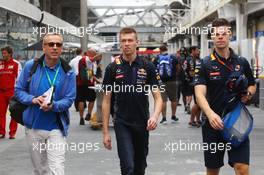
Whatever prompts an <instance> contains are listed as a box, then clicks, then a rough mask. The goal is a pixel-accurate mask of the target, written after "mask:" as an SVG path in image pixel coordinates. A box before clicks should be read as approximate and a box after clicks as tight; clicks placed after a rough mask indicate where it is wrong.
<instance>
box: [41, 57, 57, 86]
mask: <svg viewBox="0 0 264 175" xmlns="http://www.w3.org/2000/svg"><path fill="white" fill-rule="evenodd" d="M60 64H61V63H59V66H58V68H57V70H56V73H55V76H54V78H53V81H52V82H51V79H50V76H49V74H48V72H47V70H46V68H45V64H44V61H43V67H44V68H45V72H46V75H47V78H48V81H49V83H50V86H54V84H55V82H56V79H57V76H58V73H59V70H60Z"/></svg>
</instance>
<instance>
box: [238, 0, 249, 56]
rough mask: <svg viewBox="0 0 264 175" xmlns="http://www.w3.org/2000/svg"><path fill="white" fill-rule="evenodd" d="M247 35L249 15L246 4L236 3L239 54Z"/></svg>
mask: <svg viewBox="0 0 264 175" xmlns="http://www.w3.org/2000/svg"><path fill="white" fill-rule="evenodd" d="M246 37H247V15H245V8H244V4H240V3H237V4H236V38H237V48H238V54H241V49H242V48H241V41H242V40H243V39H246Z"/></svg>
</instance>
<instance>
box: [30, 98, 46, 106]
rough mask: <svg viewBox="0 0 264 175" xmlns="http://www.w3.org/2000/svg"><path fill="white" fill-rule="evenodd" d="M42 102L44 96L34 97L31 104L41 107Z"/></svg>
mask: <svg viewBox="0 0 264 175" xmlns="http://www.w3.org/2000/svg"><path fill="white" fill-rule="evenodd" d="M44 100H45V97H44V96H38V97H35V98H33V99H32V103H33V104H35V105H37V104H38V105H39V106H41V105H42V104H43V102H44Z"/></svg>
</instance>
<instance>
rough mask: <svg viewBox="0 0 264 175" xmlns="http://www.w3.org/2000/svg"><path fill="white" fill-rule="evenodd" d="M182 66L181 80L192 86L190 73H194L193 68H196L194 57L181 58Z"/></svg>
mask: <svg viewBox="0 0 264 175" xmlns="http://www.w3.org/2000/svg"><path fill="white" fill-rule="evenodd" d="M180 65H181V73H180V78H181V81H182V82H183V83H185V84H190V83H191V82H192V78H193V77H192V76H191V75H190V72H191V71H192V70H191V69H192V67H194V60H193V58H192V57H189V56H187V57H180Z"/></svg>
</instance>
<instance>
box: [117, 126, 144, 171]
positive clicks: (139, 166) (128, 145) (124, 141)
mask: <svg viewBox="0 0 264 175" xmlns="http://www.w3.org/2000/svg"><path fill="white" fill-rule="evenodd" d="M114 129H115V134H116V141H117V149H118V156H119V159H120V167H121V173H122V175H144V174H145V169H146V167H147V160H146V159H147V155H148V140H149V132H148V131H147V130H146V128H145V127H134V126H129V125H126V124H123V123H121V122H117V121H116V122H115V125H114Z"/></svg>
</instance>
